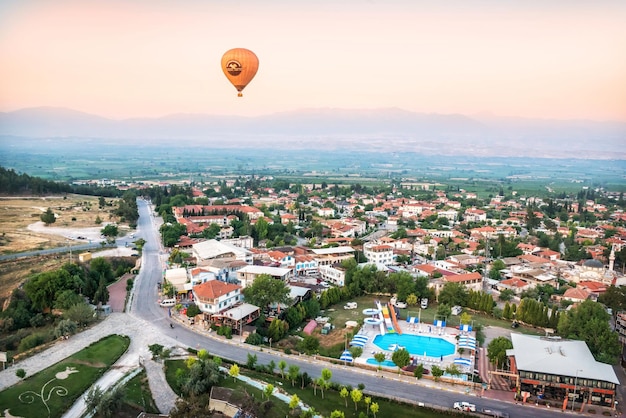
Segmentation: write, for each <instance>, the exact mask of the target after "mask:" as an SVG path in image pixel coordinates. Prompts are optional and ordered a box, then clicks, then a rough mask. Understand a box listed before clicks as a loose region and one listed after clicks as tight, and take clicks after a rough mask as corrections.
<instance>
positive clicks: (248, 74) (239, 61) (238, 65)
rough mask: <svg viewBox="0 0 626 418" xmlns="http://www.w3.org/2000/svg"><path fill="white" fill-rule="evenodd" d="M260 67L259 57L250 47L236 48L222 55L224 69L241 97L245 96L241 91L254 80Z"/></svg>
mask: <svg viewBox="0 0 626 418" xmlns="http://www.w3.org/2000/svg"><path fill="white" fill-rule="evenodd" d="M258 68H259V59H258V58H257V56H256V55H254V52H252V51H250V50H248V49H245V48H234V49H231V50H228V51H226V53H225V54H224V55H223V56H222V71H224V75H225V76H226V78H227V79H228V81H230V82H231V83H232V84H233V86H235V88H236V89H237V92H238V94H237V96H239V97H241V96H243V94H241V91H242V90H243V89H245V88H246V86H247V85H248V83H249V82H250V81H252V79H253V78H254V76H255V74H256V71H257V69H258Z"/></svg>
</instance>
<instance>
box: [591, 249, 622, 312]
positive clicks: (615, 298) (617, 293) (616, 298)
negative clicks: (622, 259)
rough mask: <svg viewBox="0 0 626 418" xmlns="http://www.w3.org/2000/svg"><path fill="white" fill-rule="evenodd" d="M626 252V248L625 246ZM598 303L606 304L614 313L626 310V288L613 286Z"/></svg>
mask: <svg viewBox="0 0 626 418" xmlns="http://www.w3.org/2000/svg"><path fill="white" fill-rule="evenodd" d="M624 249H625V250H626V246H624ZM598 302H600V303H604V304H605V305H606V306H607V307H609V308H611V309H612V310H613V312H614V313H616V312H619V311H623V310H626V287H623V286H619V287H617V286H615V285H611V286H609V287H608V288H607V289H606V292H603V293H601V294H600V296H599V297H598Z"/></svg>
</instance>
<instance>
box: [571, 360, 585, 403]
mask: <svg viewBox="0 0 626 418" xmlns="http://www.w3.org/2000/svg"><path fill="white" fill-rule="evenodd" d="M582 371H583V370H582V369H576V378H575V379H574V396H573V397H572V412H573V411H574V403H575V402H576V389H577V388H576V386H577V385H578V372H582Z"/></svg>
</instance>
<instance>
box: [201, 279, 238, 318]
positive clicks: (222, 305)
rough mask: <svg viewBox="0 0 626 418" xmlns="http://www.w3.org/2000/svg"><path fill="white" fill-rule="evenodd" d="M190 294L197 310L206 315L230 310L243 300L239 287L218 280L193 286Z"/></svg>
mask: <svg viewBox="0 0 626 418" xmlns="http://www.w3.org/2000/svg"><path fill="white" fill-rule="evenodd" d="M192 292H193V297H194V300H195V301H196V305H197V306H198V308H200V310H201V311H202V312H204V313H205V314H208V315H216V314H219V313H220V312H223V311H225V310H227V309H230V308H231V307H233V306H234V305H235V304H237V303H239V302H240V301H241V300H242V299H243V295H242V294H241V286H239V285H236V284H232V283H224V282H221V281H219V280H210V281H208V282H204V283H202V284H199V285H197V286H194V287H193V289H192Z"/></svg>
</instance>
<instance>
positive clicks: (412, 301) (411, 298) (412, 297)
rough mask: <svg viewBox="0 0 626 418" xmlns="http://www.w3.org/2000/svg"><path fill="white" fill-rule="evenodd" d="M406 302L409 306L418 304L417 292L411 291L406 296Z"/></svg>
mask: <svg viewBox="0 0 626 418" xmlns="http://www.w3.org/2000/svg"><path fill="white" fill-rule="evenodd" d="M406 304H407V305H409V306H415V305H417V296H415V293H411V294H410V295H409V296H407V297H406Z"/></svg>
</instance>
